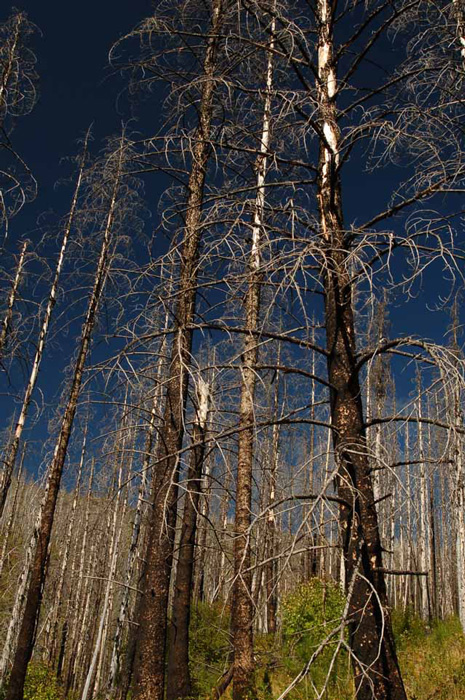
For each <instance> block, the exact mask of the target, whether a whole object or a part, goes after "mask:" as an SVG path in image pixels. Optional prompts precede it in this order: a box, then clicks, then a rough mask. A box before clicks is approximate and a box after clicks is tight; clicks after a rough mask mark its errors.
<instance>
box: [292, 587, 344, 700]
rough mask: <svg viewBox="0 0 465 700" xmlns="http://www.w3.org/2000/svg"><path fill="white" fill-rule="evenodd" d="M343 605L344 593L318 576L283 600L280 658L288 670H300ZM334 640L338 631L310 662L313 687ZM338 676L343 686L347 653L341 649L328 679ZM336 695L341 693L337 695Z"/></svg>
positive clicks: (333, 624) (318, 681) (332, 626)
mask: <svg viewBox="0 0 465 700" xmlns="http://www.w3.org/2000/svg"><path fill="white" fill-rule="evenodd" d="M344 605H345V598H344V594H343V592H342V591H341V589H340V588H339V586H338V585H337V584H335V583H332V582H329V581H322V580H321V579H318V578H312V579H310V581H308V582H307V583H305V584H303V585H301V586H300V587H299V588H298V589H297V590H296V591H294V592H293V593H291V594H290V595H288V596H287V597H286V598H285V599H284V601H283V604H282V608H281V618H282V631H283V647H284V649H283V651H284V655H283V661H284V664H285V666H286V667H287V670H288V672H289V673H291V674H295V673H296V672H297V671H298V670H300V669H301V668H302V667H303V665H304V664H306V663H307V662H308V661H309V660H310V659H311V657H312V655H313V654H314V652H315V651H316V650H317V649H318V647H319V646H320V645H321V643H322V642H323V641H324V640H325V639H326V638H327V637H328V635H329V634H330V633H331V632H332V630H334V629H335V628H336V627H337V626H338V624H339V622H340V620H341V617H342V615H343V611H344ZM338 639H339V633H337V634H336V635H335V636H334V637H333V638H332V639H331V641H330V642H329V643H328V644H327V645H326V647H325V649H324V650H323V651H322V652H321V653H320V654H319V656H318V658H317V659H316V660H315V662H314V664H313V665H312V669H311V671H310V674H309V677H310V678H311V680H312V681H313V682H314V683H315V685H316V686H317V687H318V686H319V687H321V684H322V683H323V682H324V681H325V679H326V675H327V673H328V670H329V667H330V663H331V659H332V657H333V654H334V653H335V651H336V647H337V643H338ZM340 676H342V679H343V685H345V686H346V685H347V682H348V677H347V676H348V667H347V655H346V653H345V652H344V651H342V650H341V651H340V652H339V654H338V658H337V660H336V662H335V664H334V666H333V669H332V672H331V674H330V678H331V682H332V683H336V684H337V683H338V677H340ZM349 685H350V682H349ZM341 692H342V691H341ZM310 697H313V694H311V695H310ZM340 697H341V698H342V697H345V695H342V694H341V695H340Z"/></svg>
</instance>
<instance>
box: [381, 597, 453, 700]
mask: <svg viewBox="0 0 465 700" xmlns="http://www.w3.org/2000/svg"><path fill="white" fill-rule="evenodd" d="M400 615H401V613H398V612H396V613H395V615H394V616H393V617H394V619H396V618H397V620H398V617H399V616H400ZM396 624H397V621H396ZM397 640H398V647H399V661H400V665H401V668H402V673H403V676H404V682H405V686H406V688H407V692H408V696H409V698H410V700H431V698H433V697H434V699H435V700H463V698H464V697H465V637H464V635H463V633H462V629H461V626H460V622H459V620H458V619H457V618H456V617H451V618H449V619H447V620H443V621H438V622H434V623H432V624H431V626H429V625H426V624H425V623H424V622H422V621H421V620H419V619H418V617H416V616H415V615H413V614H412V612H411V611H410V612H409V621H408V626H407V627H406V628H405V629H404V630H403V631H402V632H401V634H400V636H399V637H397Z"/></svg>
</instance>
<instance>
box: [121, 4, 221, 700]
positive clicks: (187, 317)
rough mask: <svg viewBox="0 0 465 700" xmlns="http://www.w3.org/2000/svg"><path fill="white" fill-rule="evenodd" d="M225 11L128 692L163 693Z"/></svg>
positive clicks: (201, 127)
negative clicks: (181, 454)
mask: <svg viewBox="0 0 465 700" xmlns="http://www.w3.org/2000/svg"><path fill="white" fill-rule="evenodd" d="M222 19H223V0H214V2H213V17H212V29H211V36H210V38H209V40H208V45H207V50H206V54H205V60H204V81H203V89H202V95H201V99H200V103H199V106H198V110H199V123H198V127H197V132H196V135H195V143H194V147H193V152H192V166H191V172H190V177H189V186H188V198H187V207H186V219H185V229H184V242H183V246H182V260H181V270H180V277H179V295H178V303H177V308H176V312H175V328H174V334H173V343H172V352H171V362H170V368H169V376H168V381H167V391H166V398H165V410H164V415H163V421H162V427H161V435H162V437H163V439H162V440H160V442H159V448H158V451H157V460H156V467H155V473H154V481H153V504H152V515H151V522H150V525H149V528H150V529H149V535H148V543H147V554H146V561H145V569H144V573H143V578H142V583H141V589H142V591H143V595H142V596H141V598H140V603H139V610H138V616H137V618H138V624H139V628H138V638H137V649H136V655H135V659H134V680H135V683H134V692H133V698H134V700H162V699H163V697H164V689H165V649H166V632H167V609H168V598H169V587H170V576H171V565H172V556H173V546H174V535H173V531H174V527H175V524H176V504H177V488H176V480H177V477H178V466H179V457H178V453H179V451H180V449H181V447H182V441H183V436H184V417H185V410H186V400H187V386H188V368H189V364H190V353H191V347H192V331H191V329H190V328H189V326H190V324H191V323H192V321H193V319H194V313H195V300H196V279H197V267H198V256H199V245H200V239H201V230H202V227H201V218H202V204H203V195H204V185H205V177H206V169H207V164H208V160H209V156H210V151H211V146H210V132H211V123H212V115H213V100H214V93H215V84H216V83H215V69H216V63H217V61H216V56H217V50H218V43H219V36H218V33H219V30H220V26H221V22H222Z"/></svg>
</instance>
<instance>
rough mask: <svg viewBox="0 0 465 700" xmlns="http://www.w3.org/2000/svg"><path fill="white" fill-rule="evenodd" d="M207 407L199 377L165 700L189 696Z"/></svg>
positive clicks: (207, 397)
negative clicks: (191, 638) (193, 598)
mask: <svg viewBox="0 0 465 700" xmlns="http://www.w3.org/2000/svg"><path fill="white" fill-rule="evenodd" d="M209 404H210V387H209V386H208V384H207V383H206V381H205V380H203V379H202V377H200V378H199V382H198V389H197V402H196V407H195V417H194V429H193V431H192V442H193V447H192V452H191V460H190V464H189V470H188V474H187V483H186V492H185V501H184V511H183V516H182V525H181V534H180V539H179V550H178V563H177V566H176V576H175V581H174V593H173V603H172V613H171V621H170V635H169V638H168V640H169V646H168V661H167V683H166V694H167V698H168V700H176V699H177V698H190V697H192V692H193V689H192V680H191V676H190V669H189V623H190V611H191V599H192V595H191V591H192V583H193V571H194V557H195V540H196V530H197V517H198V510H199V500H200V495H201V487H202V471H203V466H204V454H205V435H206V430H207V420H208V411H209Z"/></svg>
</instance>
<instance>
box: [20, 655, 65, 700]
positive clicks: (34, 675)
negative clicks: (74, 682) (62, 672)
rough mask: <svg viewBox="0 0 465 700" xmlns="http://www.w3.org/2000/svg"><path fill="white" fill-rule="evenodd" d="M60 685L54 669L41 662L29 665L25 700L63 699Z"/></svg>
mask: <svg viewBox="0 0 465 700" xmlns="http://www.w3.org/2000/svg"><path fill="white" fill-rule="evenodd" d="M62 697H63V695H62V692H61V688H60V685H59V683H58V681H57V679H56V676H55V674H54V673H53V671H52V670H51V669H49V668H47V666H44V665H43V664H39V663H33V664H30V665H29V669H28V674H27V678H26V685H25V688H24V700H61V698H62Z"/></svg>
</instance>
